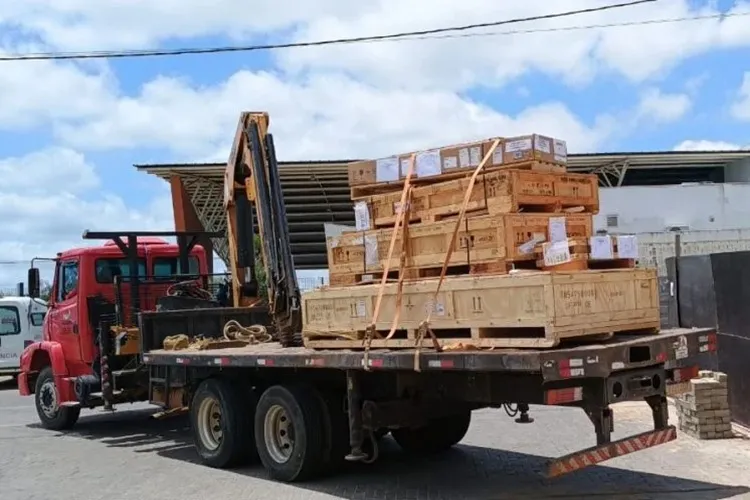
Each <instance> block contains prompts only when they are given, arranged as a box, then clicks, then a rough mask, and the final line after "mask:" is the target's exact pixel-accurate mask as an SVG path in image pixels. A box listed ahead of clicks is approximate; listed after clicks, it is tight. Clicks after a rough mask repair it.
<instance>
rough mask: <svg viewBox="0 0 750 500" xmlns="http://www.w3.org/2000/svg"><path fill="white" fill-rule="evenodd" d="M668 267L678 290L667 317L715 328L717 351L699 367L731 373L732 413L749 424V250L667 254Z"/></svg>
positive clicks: (684, 323) (743, 423) (690, 324)
mask: <svg viewBox="0 0 750 500" xmlns="http://www.w3.org/2000/svg"><path fill="white" fill-rule="evenodd" d="M675 263H676V266H675ZM667 270H668V272H669V275H670V276H669V277H670V281H672V282H673V283H675V286H674V288H675V291H676V297H675V299H676V300H674V301H672V302H671V304H670V305H671V309H672V310H671V314H669V316H671V317H672V318H674V316H675V315H676V316H677V318H676V319H677V321H678V324H679V325H680V326H683V327H716V328H717V329H718V333H719V336H718V340H719V345H718V352H717V353H716V354H713V355H705V356H704V357H703V358H702V359H701V367H702V368H705V369H709V370H716V369H718V370H720V371H723V372H725V373H726V374H727V375H728V376H729V406H730V408H731V410H732V418H733V419H734V420H735V421H736V422H738V423H740V424H742V425H745V426H750V252H726V253H715V254H710V255H695V256H688V257H680V258H679V259H674V258H670V259H667ZM675 307H676V311H675Z"/></svg>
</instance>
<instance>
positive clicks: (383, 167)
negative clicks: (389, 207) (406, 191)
mask: <svg viewBox="0 0 750 500" xmlns="http://www.w3.org/2000/svg"><path fill="white" fill-rule="evenodd" d="M398 167H399V162H398V158H396V157H395V156H392V157H390V158H381V159H379V160H377V161H376V162H375V181H376V182H390V181H397V180H398V177H399V168H398Z"/></svg>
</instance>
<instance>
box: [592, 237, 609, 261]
mask: <svg viewBox="0 0 750 500" xmlns="http://www.w3.org/2000/svg"><path fill="white" fill-rule="evenodd" d="M589 247H590V250H589V256H590V257H591V258H592V259H594V260H606V259H614V257H615V256H614V253H613V252H612V238H611V237H610V236H609V235H606V234H605V235H602V236H592V237H591V238H590V239H589Z"/></svg>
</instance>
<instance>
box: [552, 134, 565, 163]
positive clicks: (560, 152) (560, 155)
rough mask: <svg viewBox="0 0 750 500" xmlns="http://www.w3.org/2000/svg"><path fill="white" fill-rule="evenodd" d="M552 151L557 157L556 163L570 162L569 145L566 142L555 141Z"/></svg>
mask: <svg viewBox="0 0 750 500" xmlns="http://www.w3.org/2000/svg"><path fill="white" fill-rule="evenodd" d="M552 151H553V154H554V156H555V161H559V162H566V161H568V145H567V144H566V143H565V141H561V140H559V139H555V140H554V141H553V143H552Z"/></svg>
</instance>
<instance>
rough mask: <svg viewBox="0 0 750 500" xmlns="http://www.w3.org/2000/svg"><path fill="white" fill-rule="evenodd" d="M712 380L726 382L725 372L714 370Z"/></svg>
mask: <svg viewBox="0 0 750 500" xmlns="http://www.w3.org/2000/svg"><path fill="white" fill-rule="evenodd" d="M713 376H714V380H716V381H717V382H727V379H728V377H727V374H726V373H723V372H714V375H713Z"/></svg>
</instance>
